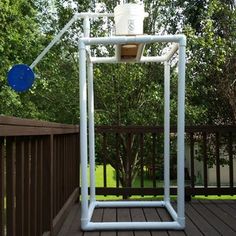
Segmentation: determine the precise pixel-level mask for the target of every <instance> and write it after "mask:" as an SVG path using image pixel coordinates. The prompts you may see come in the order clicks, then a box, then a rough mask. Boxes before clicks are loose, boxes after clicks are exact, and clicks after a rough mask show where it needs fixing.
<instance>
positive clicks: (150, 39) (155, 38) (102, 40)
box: [80, 34, 184, 45]
mask: <svg viewBox="0 0 236 236" xmlns="http://www.w3.org/2000/svg"><path fill="white" fill-rule="evenodd" d="M183 38H184V35H181V34H179V35H137V36H129V37H127V36H113V37H97V38H81V39H80V40H82V41H83V42H84V43H85V44H86V45H95V44H103V45H105V44H127V43H154V42H176V43H178V42H179V41H181V40H182V39H183Z"/></svg>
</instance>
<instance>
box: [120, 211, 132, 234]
mask: <svg viewBox="0 0 236 236" xmlns="http://www.w3.org/2000/svg"><path fill="white" fill-rule="evenodd" d="M117 221H118V222H122V221H123V222H124V221H126V222H131V215H130V209H129V208H117ZM117 236H134V233H133V231H118V233H117Z"/></svg>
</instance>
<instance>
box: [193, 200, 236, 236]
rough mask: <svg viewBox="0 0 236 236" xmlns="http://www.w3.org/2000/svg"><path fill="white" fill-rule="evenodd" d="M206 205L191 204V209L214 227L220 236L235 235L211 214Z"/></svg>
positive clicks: (199, 203) (200, 203)
mask: <svg viewBox="0 0 236 236" xmlns="http://www.w3.org/2000/svg"><path fill="white" fill-rule="evenodd" d="M206 204H207V202H206V203H204V204H203V203H202V202H196V203H195V204H192V205H193V207H194V208H195V209H196V210H197V211H198V213H199V214H200V215H201V216H202V217H203V218H204V219H205V220H206V221H207V222H208V223H209V224H211V225H212V226H214V227H215V229H216V230H217V231H218V232H219V233H220V234H221V235H235V233H234V231H233V230H232V229H231V228H230V227H229V226H228V225H226V224H225V223H224V222H223V221H221V220H220V219H219V218H218V217H217V216H216V215H215V214H214V213H212V212H211V211H210V210H209V209H208V208H207V207H206V206H205V205H206Z"/></svg>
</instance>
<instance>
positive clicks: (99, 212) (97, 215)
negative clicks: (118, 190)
mask: <svg viewBox="0 0 236 236" xmlns="http://www.w3.org/2000/svg"><path fill="white" fill-rule="evenodd" d="M103 212H104V209H102V208H97V209H95V210H94V212H93V215H92V219H91V221H93V222H101V221H102V218H103ZM68 236H69V235H68ZM84 236H100V231H91V232H84Z"/></svg>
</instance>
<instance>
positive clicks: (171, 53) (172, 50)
mask: <svg viewBox="0 0 236 236" xmlns="http://www.w3.org/2000/svg"><path fill="white" fill-rule="evenodd" d="M178 48H179V44H178V43H174V44H173V46H172V48H171V49H170V51H169V52H167V53H166V54H165V57H166V60H167V61H169V60H170V58H171V57H172V56H173V55H174V54H175V53H176V52H177V50H178Z"/></svg>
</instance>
